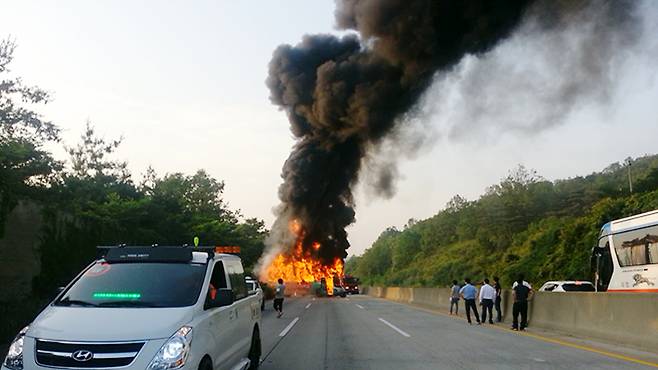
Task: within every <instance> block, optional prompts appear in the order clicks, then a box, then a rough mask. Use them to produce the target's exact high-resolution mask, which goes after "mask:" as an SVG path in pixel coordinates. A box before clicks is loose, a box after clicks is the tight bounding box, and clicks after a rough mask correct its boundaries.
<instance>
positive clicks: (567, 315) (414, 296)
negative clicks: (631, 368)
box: [362, 287, 658, 353]
mask: <svg viewBox="0 0 658 370" xmlns="http://www.w3.org/2000/svg"><path fill="white" fill-rule="evenodd" d="M362 290H363V292H364V293H365V294H368V295H370V296H373V297H378V298H384V299H389V300H392V301H397V302H401V303H409V304H414V305H418V306H423V307H427V308H433V309H438V310H446V311H447V310H449V308H450V289H447V288H400V287H365V288H364V289H362ZM460 310H461V311H462V313H463V310H464V305H463V301H460ZM502 310H503V320H504V321H505V322H506V323H511V321H512V302H511V292H510V291H503V302H502ZM528 311H529V312H528V314H529V321H530V327H536V328H541V329H546V330H550V331H556V332H560V333H562V334H567V335H573V336H578V337H583V338H590V339H595V340H602V341H607V342H612V343H619V344H622V345H626V346H631V347H636V348H641V349H644V350H648V351H651V352H653V353H658V294H651V293H548V292H539V293H536V294H535V297H534V299H533V300H532V302H530V307H529V309H528ZM494 314H495V311H494Z"/></svg>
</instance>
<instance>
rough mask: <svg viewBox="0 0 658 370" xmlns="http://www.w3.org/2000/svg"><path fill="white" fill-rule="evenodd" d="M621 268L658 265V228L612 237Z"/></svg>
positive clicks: (653, 227)
mask: <svg viewBox="0 0 658 370" xmlns="http://www.w3.org/2000/svg"><path fill="white" fill-rule="evenodd" d="M612 238H613V243H614V246H615V252H616V253H617V259H618V260H619V265H620V266H621V267H626V266H639V265H648V264H658V226H651V227H648V228H644V229H638V230H632V231H628V232H625V233H620V234H615V235H613V236H612Z"/></svg>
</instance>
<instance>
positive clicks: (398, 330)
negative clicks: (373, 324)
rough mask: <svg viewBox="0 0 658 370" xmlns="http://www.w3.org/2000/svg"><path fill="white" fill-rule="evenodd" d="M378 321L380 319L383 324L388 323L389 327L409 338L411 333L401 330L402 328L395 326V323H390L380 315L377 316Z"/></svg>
mask: <svg viewBox="0 0 658 370" xmlns="http://www.w3.org/2000/svg"><path fill="white" fill-rule="evenodd" d="M379 321H381V322H383V323H384V324H386V325H388V326H389V327H390V328H391V329H393V330H395V331H397V332H398V333H400V334H402V335H403V336H405V337H407V338H409V337H410V336H411V335H409V334H407V333H405V332H403V331H402V330H400V329H399V328H398V327H397V326H395V325H393V324H391V323H390V322H388V321H386V320H384V319H382V318H381V317H380V318H379Z"/></svg>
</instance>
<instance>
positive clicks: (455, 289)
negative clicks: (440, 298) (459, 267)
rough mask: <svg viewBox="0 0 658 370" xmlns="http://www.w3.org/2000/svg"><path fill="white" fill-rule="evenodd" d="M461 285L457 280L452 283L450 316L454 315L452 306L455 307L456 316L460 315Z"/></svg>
mask: <svg viewBox="0 0 658 370" xmlns="http://www.w3.org/2000/svg"><path fill="white" fill-rule="evenodd" d="M459 288H460V287H459V284H457V280H453V281H452V287H451V288H450V314H451V315H452V306H455V315H459Z"/></svg>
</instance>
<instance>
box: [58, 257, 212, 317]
mask: <svg viewBox="0 0 658 370" xmlns="http://www.w3.org/2000/svg"><path fill="white" fill-rule="evenodd" d="M205 273H206V265H204V264H190V263H112V264H110V263H106V262H97V263H95V264H94V265H92V266H91V267H90V268H89V269H87V270H86V271H85V272H84V273H83V274H82V276H81V277H80V278H79V279H78V280H77V281H76V282H75V283H74V284H73V286H71V287H70V288H69V289H68V290H67V291H66V292H65V293H64V294H63V295H62V296H61V297H60V298H59V299H58V300H57V301H56V302H55V305H56V306H89V307H137V308H138V307H184V306H191V305H193V304H195V303H196V301H197V298H198V297H199V292H200V291H201V286H202V285H203V280H204V277H205Z"/></svg>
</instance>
